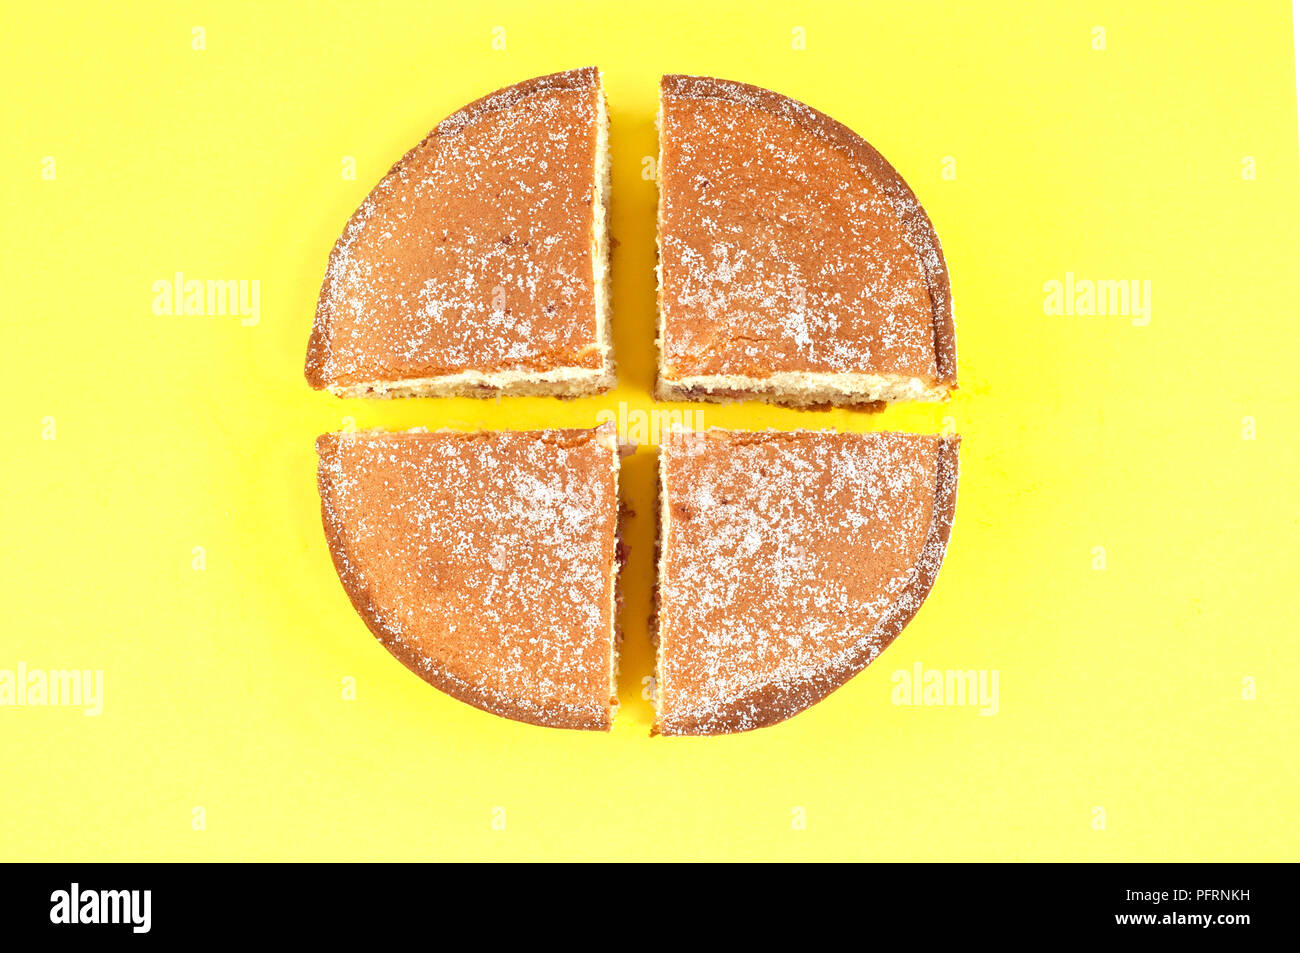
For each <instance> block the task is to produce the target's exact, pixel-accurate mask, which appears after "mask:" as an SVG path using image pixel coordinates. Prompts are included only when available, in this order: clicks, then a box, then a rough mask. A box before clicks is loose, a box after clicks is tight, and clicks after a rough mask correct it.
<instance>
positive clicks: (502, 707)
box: [316, 427, 623, 731]
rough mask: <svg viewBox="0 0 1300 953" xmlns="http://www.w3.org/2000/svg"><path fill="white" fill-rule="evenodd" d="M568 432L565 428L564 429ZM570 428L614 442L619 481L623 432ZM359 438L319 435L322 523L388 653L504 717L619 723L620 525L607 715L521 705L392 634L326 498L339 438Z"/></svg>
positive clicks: (550, 723)
mask: <svg viewBox="0 0 1300 953" xmlns="http://www.w3.org/2000/svg"><path fill="white" fill-rule="evenodd" d="M366 432H368V433H385V434H386V433H391V431H366ZM561 432H563V431H561ZM569 432H570V433H585V434H595V435H596V436H595V439H597V440H599V441H600V442H601V443H602V444H603V445H605V446H607V447H610V448H611V452H612V453H613V454H614V467H615V481H616V483H617V481H618V468H619V462H620V454H619V447H618V441H617V437H614V438H613V439H612V440H609V439H608V437H609V436H610V433H611V432H612V431H611V428H608V427H605V428H601V427H598V428H596V429H595V430H594V431H592V430H572V431H569ZM349 439H357V437H356V436H355V435H353V434H346V433H342V434H341V433H325V434H321V435H320V436H319V437H317V438H316V454H317V457H318V458H319V465H318V467H317V472H316V484H317V491H318V492H319V494H320V499H321V523H322V525H323V526H324V528H325V540H326V542H327V543H328V545H329V551H330V559H331V561H332V562H333V563H334V570H335V572H336V573H337V574H338V577H339V582H340V583H342V585H343V591H344V592H345V593H347V596H348V600H349V601H350V602H351V603H352V607H353V609H355V610H356V612H357V615H359V616H361V619H362V621H364V622H365V624H366V628H368V629H369V630H370V632H371V634H372V635H374V637H375V638H376V639H378V640H379V642H380V644H382V645H383V646H384V648H385V649H387V650H388V652H389V653H390V654H391V655H392V656H393V657H394V658H396V659H397V660H398V661H400V662H401V663H402V664H403V665H405V666H406V667H407V668H408V669H410V670H411V671H412V672H413V673H415V674H416V675H417V676H419V677H420V678H421V679H423V680H424V681H426V682H428V683H429V684H430V685H432V686H433V687H434V688H437V689H438V690H439V691H441V692H443V693H444V694H447V695H450V696H451V697H452V698H455V699H457V700H458V701H462V702H465V703H466V704H467V705H473V706H474V707H475V708H478V709H480V710H482V711H485V712H488V713H489V714H493V715H500V716H501V717H503V718H510V719H512V720H514V721H522V722H526V723H527V724H531V725H539V726H541V727H543V728H573V729H580V730H586V731H609V730H610V728H611V727H613V724H614V715H615V713H616V711H617V709H618V689H617V672H618V662H619V656H618V649H619V644H618V643H619V641H620V633H619V631H618V602H617V601H618V599H619V598H620V575H621V572H620V570H621V569H622V563H623V558H622V556H621V554H620V553H619V546H620V545H621V543H620V541H619V539H618V535H617V530H616V536H615V553H614V567H613V570H612V571H613V572H614V573H615V574H616V575H615V579H614V587H613V595H612V597H611V599H612V602H613V604H612V605H611V607H610V612H611V625H610V696H611V697H610V699H609V702H608V704H607V706H606V708H605V710H604V714H603V717H601V718H599V719H596V720H588V719H583V718H581V717H579V716H577V715H574V714H571V713H567V712H565V713H544V712H539V711H538V710H537V709H535V708H533V707H529V706H525V705H521V704H519V703H518V702H517V701H516V700H514V699H510V698H507V697H504V696H502V695H500V694H498V693H489V692H484V691H482V690H480V689H478V688H477V687H476V686H474V685H471V684H469V683H467V682H465V681H464V680H462V679H459V678H456V677H455V676H454V675H452V674H451V673H449V672H445V671H438V672H431V671H429V670H428V669H426V668H425V667H424V666H423V665H422V662H423V661H424V659H423V657H422V656H420V655H419V654H418V653H417V652H416V651H415V650H414V648H412V647H411V646H409V645H407V644H406V643H403V642H398V641H396V640H395V639H394V638H393V637H392V633H391V632H390V631H389V630H388V629H387V628H385V627H384V625H383V623H382V622H381V621H380V617H379V611H378V608H377V607H376V606H375V604H374V603H373V602H372V601H371V599H370V597H369V595H368V593H367V592H366V585H365V579H364V578H363V577H362V575H361V573H360V572H359V571H358V570H357V568H356V567H355V566H354V564H353V562H352V561H351V560H349V559H348V558H347V548H346V544H345V537H344V533H343V528H342V525H341V522H340V521H339V519H338V514H337V513H335V512H333V510H332V509H331V508H330V507H329V505H328V504H327V502H326V477H325V470H326V464H327V462H328V460H329V459H330V458H331V457H332V456H333V455H334V454H335V453H336V452H337V450H338V447H339V443H340V441H342V440H349Z"/></svg>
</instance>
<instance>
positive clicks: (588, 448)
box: [316, 426, 620, 730]
mask: <svg viewBox="0 0 1300 953" xmlns="http://www.w3.org/2000/svg"><path fill="white" fill-rule="evenodd" d="M316 450H317V454H318V456H319V469H318V480H319V488H320V498H321V517H322V521H323V522H324V525H325V535H326V538H327V539H328V542H329V549H330V553H331V555H332V557H333V560H334V566H335V569H336V570H337V571H338V575H339V579H340V580H341V581H342V583H343V588H344V590H346V592H347V594H348V597H349V598H350V599H351V600H352V604H353V606H354V607H355V608H356V610H357V612H358V613H359V614H360V615H361V617H362V618H363V619H364V620H365V622H366V625H367V626H369V628H370V630H371V631H372V632H373V633H374V634H375V636H377V637H378V639H379V641H380V642H382V643H383V645H384V647H385V648H387V649H388V651H389V652H391V653H392V654H393V655H394V656H396V657H397V658H398V659H399V660H401V661H402V662H403V663H404V664H405V665H406V666H407V667H408V668H409V669H411V671H413V672H415V673H416V674H417V675H419V676H420V677H421V678H423V679H425V680H426V681H427V682H429V683H430V684H431V685H434V686H435V687H437V688H439V689H441V690H442V691H444V692H446V693H447V694H448V695H451V696H453V697H454V698H458V699H460V700H461V701H464V702H468V703H469V704H471V705H474V706H476V707H478V708H481V709H483V710H485V711H489V712H493V713H495V714H498V715H502V716H505V717H507V718H514V719H517V720H519V721H525V722H530V723H532V724H536V725H547V726H552V727H556V728H586V729H597V730H608V729H609V727H610V724H611V723H612V721H613V716H614V710H615V709H616V707H617V698H618V693H617V685H616V667H617V654H616V642H617V638H616V582H617V579H616V577H617V572H618V568H619V561H620V560H619V552H618V543H617V521H618V511H619V501H618V473H619V448H618V443H617V438H616V436H615V432H614V428H613V427H610V426H605V427H601V428H597V429H594V430H542V431H534V432H516V431H480V432H473V433H462V432H450V431H439V432H414V431H412V432H402V433H382V432H357V433H330V434H325V435H323V436H321V437H320V438H319V439H318V440H317V444H316Z"/></svg>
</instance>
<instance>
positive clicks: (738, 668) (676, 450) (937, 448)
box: [659, 430, 957, 733]
mask: <svg viewBox="0 0 1300 953" xmlns="http://www.w3.org/2000/svg"><path fill="white" fill-rule="evenodd" d="M661 466H663V467H664V468H666V469H665V473H664V478H665V483H666V498H665V515H664V517H663V522H664V524H665V525H664V527H663V528H662V529H661V532H662V533H663V534H664V535H663V539H662V541H661V544H662V546H663V561H662V565H661V572H662V576H661V579H660V582H659V640H660V646H659V650H660V678H661V684H660V686H659V688H660V692H661V697H660V723H661V730H663V731H665V732H666V733H697V732H705V733H707V732H712V731H737V730H745V729H747V728H752V727H757V726H758V725H761V724H768V723H771V722H772V721H777V720H780V719H781V718H784V717H788V716H789V715H790V714H793V713H794V712H796V711H798V710H800V709H802V708H804V707H806V706H807V705H809V704H811V703H813V702H815V701H816V700H818V699H819V698H821V697H822V696H823V695H825V694H826V693H827V692H828V691H830V690H831V689H833V688H835V687H836V686H837V685H839V684H841V683H842V682H843V681H844V680H846V679H847V678H848V677H850V676H851V675H852V674H854V673H855V672H856V671H858V670H860V669H861V668H862V667H863V666H865V665H866V664H868V663H869V662H870V661H871V660H872V659H874V658H875V657H876V655H878V654H879V652H880V651H881V650H882V649H883V648H884V647H885V645H887V644H888V642H889V641H890V640H891V639H892V638H893V637H894V635H896V634H897V632H898V630H899V629H901V628H902V626H903V625H904V624H905V623H906V621H907V620H908V619H910V618H911V616H912V615H913V614H914V613H915V611H916V609H917V608H918V607H919V606H920V603H921V601H922V600H923V599H924V598H925V595H926V593H927V592H928V589H929V585H930V582H932V581H933V579H934V576H935V574H937V572H938V569H939V563H940V562H941V561H942V558H943V552H944V547H945V544H946V541H947V522H948V521H949V520H950V519H951V512H952V500H953V498H954V496H955V493H956V476H957V475H956V453H955V443H953V442H950V441H946V440H944V439H943V438H936V437H927V436H918V435H911V434H896V433H874V434H837V433H831V432H816V431H792V432H788V433H778V432H774V431H769V432H764V433H753V434H745V433H729V432H726V431H716V430H715V431H707V432H705V433H703V434H700V435H687V436H684V437H682V438H680V439H678V440H674V441H672V442H671V443H669V444H668V445H667V446H666V447H665V448H664V451H663V457H662V460H661ZM936 501H937V502H936Z"/></svg>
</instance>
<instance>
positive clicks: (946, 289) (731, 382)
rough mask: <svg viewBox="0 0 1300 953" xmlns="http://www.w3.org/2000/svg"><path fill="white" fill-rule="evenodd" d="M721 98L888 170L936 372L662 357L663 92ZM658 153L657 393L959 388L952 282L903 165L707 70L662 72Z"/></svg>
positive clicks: (852, 394)
mask: <svg viewBox="0 0 1300 953" xmlns="http://www.w3.org/2000/svg"><path fill="white" fill-rule="evenodd" d="M669 95H672V96H681V97H683V98H696V99H699V98H721V99H726V100H732V101H736V102H740V101H747V102H750V103H754V104H757V105H758V106H760V107H761V108H764V109H766V110H768V111H771V112H773V113H776V114H777V115H781V116H784V117H786V118H787V119H790V120H792V121H794V122H796V123H798V124H800V125H803V126H804V127H805V128H809V129H812V130H813V131H814V132H816V133H817V134H818V135H820V136H822V137H824V138H827V139H829V140H830V141H831V142H833V143H835V144H836V145H837V146H838V147H839V148H841V149H842V150H844V151H846V152H848V154H849V155H850V156H852V157H853V159H854V160H855V163H856V164H857V165H858V166H859V168H860V169H862V171H863V173H864V175H866V176H868V177H875V176H883V177H884V178H885V179H887V180H888V182H887V184H888V186H889V187H890V188H891V189H892V190H894V191H896V192H897V193H898V194H901V195H903V196H905V197H906V199H907V200H908V203H907V204H908V209H909V214H908V215H907V216H906V217H905V219H904V221H905V224H906V226H907V229H908V235H909V238H910V239H911V241H912V242H913V247H914V248H915V250H916V251H917V255H918V257H919V258H920V260H921V262H922V264H923V265H924V266H925V271H926V281H927V284H928V286H929V291H930V295H931V300H932V302H933V305H934V312H933V325H932V326H933V331H934V351H935V366H936V368H937V375H936V377H935V379H934V380H927V379H925V378H920V377H913V376H910V375H901V374H868V373H827V372H815V371H782V372H776V373H773V374H770V375H768V376H765V377H752V376H746V375H740V374H699V375H687V376H680V377H674V376H671V374H670V369H669V368H667V367H666V365H665V362H664V338H665V333H666V321H667V315H666V314H665V311H664V307H663V208H664V190H663V185H662V181H661V175H662V172H663V157H664V140H663V134H664V133H663V130H664V98H665V96H669ZM655 128H656V130H657V131H658V133H659V156H658V160H657V162H658V164H657V165H656V166H655V172H656V174H655V183H656V185H657V187H658V205H657V211H656V229H655V249H656V252H657V255H656V263H655V278H656V288H657V293H656V303H657V312H658V315H657V317H658V321H657V334H656V337H655V345H656V347H657V349H658V352H659V360H658V372H657V374H656V378H655V397H656V398H657V399H659V400H677V401H706V402H712V403H728V402H732V401H741V400H759V401H765V402H768V403H773V404H779V405H783V406H791V407H802V408H816V407H826V406H833V407H864V406H879V405H880V404H882V403H890V402H896V401H943V400H947V399H948V398H949V397H950V396H951V395H952V392H953V391H954V390H956V389H957V340H956V327H955V323H954V318H953V305H952V286H951V282H950V279H949V275H948V266H947V262H946V260H945V259H944V256H943V249H942V247H941V245H940V243H939V236H938V234H937V233H936V232H935V230H934V225H933V223H932V222H931V221H930V217H929V215H928V214H927V213H926V211H925V208H924V207H923V206H922V205H921V203H920V201H919V200H918V199H917V198H916V195H915V193H913V192H912V189H911V187H910V186H909V185H908V184H907V182H906V181H905V180H904V179H903V177H902V176H901V175H900V174H899V173H898V171H897V170H896V169H895V168H894V167H893V166H892V165H891V164H890V163H889V161H888V160H887V159H885V157H884V156H882V155H881V154H880V153H879V152H878V151H877V150H876V149H875V147H873V146H872V145H871V144H870V143H869V142H867V141H866V140H865V139H863V138H862V137H861V136H860V135H858V134H857V133H856V132H854V131H853V130H852V129H850V128H849V127H847V126H845V125H844V124H843V123H841V122H839V121H837V120H835V119H833V118H831V117H830V116H828V115H826V114H825V113H823V112H820V111H818V110H816V109H813V108H812V107H811V106H808V105H806V104H804V103H802V102H799V101H798V100H796V99H791V98H790V97H788V96H784V95H782V94H781V93H777V92H774V91H772V90H769V89H764V88H762V87H759V86H753V85H750V84H749V83H741V82H736V81H733V80H724V79H715V78H713V77H709V76H689V75H684V74H677V73H670V74H665V75H664V76H663V77H662V78H661V80H660V84H659V109H658V113H657V115H656V118H655Z"/></svg>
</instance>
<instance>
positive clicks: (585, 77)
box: [304, 66, 615, 398]
mask: <svg viewBox="0 0 1300 953" xmlns="http://www.w3.org/2000/svg"><path fill="white" fill-rule="evenodd" d="M600 86H601V82H600V70H599V69H597V68H596V67H595V66H584V67H581V68H580V69H572V70H566V71H564V72H561V73H551V74H549V75H547V76H536V77H534V78H532V79H527V80H524V81H523V82H520V83H515V84H514V85H512V86H506V87H504V88H502V89H498V90H496V91H495V92H492V93H488V94H487V95H486V96H481V97H479V98H478V99H476V100H474V101H473V102H472V103H469V104H467V105H465V106H463V107H461V108H460V109H458V110H457V111H456V112H454V113H452V114H451V115H450V116H448V117H447V118H446V119H444V120H442V121H441V122H440V123H438V125H436V126H434V127H433V129H431V130H430V131H429V133H428V134H427V135H426V136H425V137H424V138H423V139H421V140H420V141H419V142H418V143H417V144H416V145H415V146H413V147H412V148H411V149H409V150H407V152H406V154H405V155H404V156H402V158H400V159H399V160H397V162H395V163H393V165H392V167H391V168H389V170H388V171H387V172H386V173H384V175H383V176H382V177H381V178H380V180H379V183H376V186H375V188H378V187H379V184H382V183H383V182H384V181H385V180H386V179H388V177H389V176H391V175H393V174H394V173H396V172H397V171H398V170H400V169H401V168H402V167H403V166H405V165H406V164H407V163H408V162H410V161H411V160H412V159H413V158H414V156H415V154H416V153H417V152H419V151H420V150H421V149H423V148H424V147H425V145H426V144H427V143H428V142H429V141H430V140H431V139H434V138H436V137H437V136H446V135H451V134H452V133H455V132H457V131H458V130H460V129H462V128H463V127H465V126H467V125H470V124H471V123H474V122H477V121H478V120H479V119H481V118H482V117H484V116H486V115H488V114H490V113H492V112H496V111H499V110H503V109H509V108H510V107H511V106H514V105H515V104H516V103H518V102H520V101H521V100H523V99H526V98H527V97H529V96H531V95H534V94H536V93H540V92H546V91H548V90H567V89H592V88H595V89H600ZM601 100H602V102H601V110H600V111H601V120H600V121H601V122H603V123H604V124H605V126H606V128H605V129H604V130H602V131H601V132H600V138H601V140H602V142H604V143H605V146H604V149H605V152H606V154H605V155H600V154H598V155H597V157H596V163H597V174H598V176H603V180H602V181H600V182H598V183H597V185H598V188H597V194H598V196H599V198H600V200H601V203H602V205H603V207H604V219H605V220H606V221H607V220H608V202H609V172H608V165H609V163H608V155H607V151H608V121H609V117H608V110H607V109H606V107H605V105H604V97H603V95H602V97H601ZM599 151H600V147H599V144H598V152H599ZM602 165H603V168H602ZM373 193H374V189H371V190H370V192H368V193H366V199H363V200H362V202H361V205H359V206H358V207H357V209H356V210H355V211H354V212H353V213H352V215H351V216H350V217H349V218H348V222H347V225H345V226H344V227H343V230H342V231H341V232H340V233H339V237H338V238H337V239H336V240H335V242H334V247H333V249H332V250H331V251H330V256H329V261H328V262H327V264H326V267H325V280H324V282H323V283H322V285H321V290H320V294H319V296H318V297H317V299H316V317H315V319H314V321H313V322H312V329H311V337H310V338H309V339H308V341H307V359H306V363H305V365H304V376H305V377H306V378H307V383H308V384H310V385H311V387H312V388H313V389H314V390H328V391H330V392H331V393H333V394H334V395H335V396H337V397H483V398H488V397H511V396H520V397H522V396H560V397H579V396H585V395H588V394H603V393H605V392H606V391H608V390H609V389H610V388H612V387H613V386H614V384H615V379H614V367H613V362H612V343H611V342H610V341H606V342H605V343H606V347H605V348H604V352H605V360H604V361H603V362H602V363H603V365H604V366H603V367H600V368H557V369H555V370H553V371H539V372H518V373H513V374H499V373H493V374H486V373H482V372H479V371H472V370H471V371H464V372H462V373H459V374H450V375H446V376H442V377H432V378H419V379H412V380H409V381H389V382H383V381H378V382H366V383H361V384H353V385H336V384H335V383H334V382H333V381H332V380H330V379H329V378H328V377H327V376H326V375H325V362H326V355H327V353H328V350H329V338H330V334H329V329H330V325H331V323H332V322H333V318H334V316H333V314H332V313H331V311H330V308H329V304H328V302H329V300H330V291H331V289H332V287H333V282H334V276H335V274H336V271H335V268H334V263H335V261H336V259H337V258H338V256H339V255H340V254H342V249H343V242H344V238H345V237H346V236H347V234H348V233H349V231H351V227H352V224H353V222H354V221H356V219H357V218H358V216H360V215H361V212H362V209H363V208H364V207H365V205H366V201H368V200H369V197H370V195H372V194H373ZM602 224H603V223H602ZM603 245H604V247H603V248H602V249H601V254H603V255H604V256H605V261H603V262H602V261H596V262H594V263H593V272H594V274H593V278H594V279H595V281H596V284H597V285H599V283H600V278H601V273H602V269H603V271H604V272H605V273H606V274H605V284H606V293H607V292H608V275H607V272H608V241H607V240H606V241H605V242H604V243H603ZM595 290H596V294H597V297H598V298H599V295H600V293H601V292H600V288H599V287H597V288H596V289H595ZM599 310H600V302H599V300H598V301H597V311H598V313H599ZM605 324H606V327H605V328H604V329H603V331H604V333H605V334H606V335H608V333H609V329H608V302H606V318H605ZM376 385H378V386H376Z"/></svg>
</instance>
